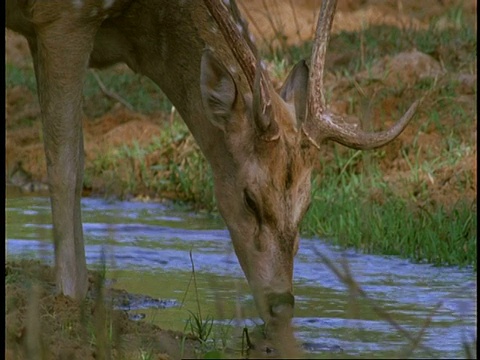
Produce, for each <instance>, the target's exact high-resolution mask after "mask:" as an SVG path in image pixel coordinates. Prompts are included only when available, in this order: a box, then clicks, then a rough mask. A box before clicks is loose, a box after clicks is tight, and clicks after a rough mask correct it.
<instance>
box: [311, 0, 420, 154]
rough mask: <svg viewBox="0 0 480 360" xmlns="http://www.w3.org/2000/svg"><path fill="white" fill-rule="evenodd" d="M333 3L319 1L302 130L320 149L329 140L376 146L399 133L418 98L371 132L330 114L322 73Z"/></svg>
mask: <svg viewBox="0 0 480 360" xmlns="http://www.w3.org/2000/svg"><path fill="white" fill-rule="evenodd" d="M336 5H337V1H336V0H323V2H322V8H321V10H320V15H319V17H318V22H317V29H316V32H315V43H314V47H313V51H312V59H311V64H310V66H311V70H310V75H309V84H308V96H307V110H306V111H307V114H306V121H305V123H304V124H303V127H302V131H303V133H304V134H305V135H306V137H307V139H308V140H309V141H310V142H311V143H312V145H313V146H315V147H316V148H319V144H320V142H322V141H324V140H327V139H329V140H333V141H335V142H338V143H340V144H342V145H345V146H348V147H350V148H353V149H359V150H366V149H375V148H378V147H381V146H383V145H385V144H387V143H389V142H390V141H392V140H393V139H395V138H396V137H397V136H398V135H400V133H401V132H402V131H403V129H404V128H405V126H406V125H407V124H408V122H409V121H410V120H411V119H412V117H413V115H414V114H415V110H416V109H417V107H418V105H419V103H420V101H416V102H414V103H413V104H412V105H411V106H410V108H409V109H408V110H407V112H406V113H405V115H404V116H403V117H402V118H401V119H400V120H398V121H397V122H396V123H395V124H394V125H393V126H392V127H391V128H390V129H388V130H384V131H382V132H373V133H370V132H365V131H363V130H362V129H360V128H357V127H355V126H352V125H350V124H347V123H345V121H344V119H343V118H342V116H339V115H336V114H333V113H332V112H330V111H329V110H328V109H327V104H326V101H325V94H324V88H323V73H324V69H325V54H326V51H327V45H328V40H329V38H330V31H331V28H332V23H333V17H334V14H335V8H336Z"/></svg>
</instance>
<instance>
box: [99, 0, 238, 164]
mask: <svg viewBox="0 0 480 360" xmlns="http://www.w3.org/2000/svg"><path fill="white" fill-rule="evenodd" d="M214 26H215V25H214V22H213V20H211V19H210V17H209V14H208V12H207V10H206V8H205V7H204V5H203V1H201V0H190V1H175V0H173V1H172V0H157V1H152V0H148V1H147V0H145V1H143V0H137V1H134V2H133V3H132V4H131V5H130V6H129V7H128V8H127V9H126V10H125V12H124V13H122V15H120V16H119V17H117V18H112V19H107V20H106V21H105V22H104V24H103V25H102V28H101V29H100V30H99V32H98V35H97V38H96V43H95V49H94V51H93V53H92V58H91V63H92V65H93V66H103V65H108V63H107V62H108V61H110V62H116V61H124V62H126V63H127V65H129V66H130V67H131V68H132V69H133V70H134V71H136V72H139V73H141V74H143V75H146V76H148V77H149V78H150V79H152V80H153V81H154V82H155V83H156V84H157V85H158V86H159V87H160V88H161V89H162V91H163V92H164V93H165V94H166V95H167V97H168V98H169V99H170V101H171V102H172V103H173V105H174V106H175V108H176V109H177V110H178V112H179V113H180V115H181V116H182V118H183V120H184V121H185V123H186V124H187V126H188V128H189V129H190V131H191V132H192V134H193V136H194V137H195V139H196V141H197V142H198V144H199V146H200V148H201V149H202V152H203V153H204V154H205V156H206V157H207V159H208V161H209V162H210V164H211V165H212V167H213V168H214V170H215V168H217V167H221V168H223V169H224V170H225V167H226V166H231V165H227V164H228V163H230V164H231V163H232V162H231V160H230V159H228V158H226V157H228V151H227V149H226V147H225V141H224V136H223V132H222V131H221V130H219V129H218V128H216V127H215V126H214V125H212V124H211V122H210V121H209V120H208V119H207V118H206V116H205V113H204V111H203V106H202V100H201V93H200V61H201V56H202V52H203V49H204V48H205V47H206V46H208V47H210V48H213V49H214V50H215V52H216V53H218V54H220V56H221V57H222V58H223V59H225V61H226V64H225V65H226V66H235V64H236V63H235V61H234V60H233V56H232V55H231V53H230V51H229V50H228V45H227V44H226V43H225V41H224V39H223V37H222V36H221V34H220V32H219V31H217V30H215V29H214ZM109 47H111V48H112V51H108V53H114V51H117V52H119V54H120V56H118V58H115V59H113V58H107V59H105V55H104V54H105V53H107V51H106V49H107V48H109ZM242 76H243V75H242ZM240 82H241V83H243V84H244V83H245V81H244V80H243V81H242V80H240ZM227 170H228V169H227ZM214 172H215V171H214Z"/></svg>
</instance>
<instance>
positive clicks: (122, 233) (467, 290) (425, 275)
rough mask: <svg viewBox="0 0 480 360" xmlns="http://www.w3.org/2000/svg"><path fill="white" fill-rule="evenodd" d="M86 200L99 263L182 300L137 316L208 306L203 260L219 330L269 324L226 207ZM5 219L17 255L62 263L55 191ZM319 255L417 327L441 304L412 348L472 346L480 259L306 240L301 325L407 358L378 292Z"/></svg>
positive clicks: (130, 285)
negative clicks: (472, 263)
mask: <svg viewBox="0 0 480 360" xmlns="http://www.w3.org/2000/svg"><path fill="white" fill-rule="evenodd" d="M82 205H83V221H84V235H85V240H86V255H87V262H88V264H89V267H91V268H95V267H98V266H101V264H102V263H104V262H106V264H107V266H108V269H109V270H108V272H107V277H108V279H109V281H110V282H111V283H112V284H113V286H114V287H117V288H123V289H125V290H127V291H129V292H131V293H135V294H142V295H146V296H148V297H149V298H147V300H148V299H150V300H152V298H153V299H157V298H161V299H164V300H165V301H167V302H169V303H171V304H174V305H175V304H176V305H178V306H173V307H168V308H167V309H159V308H157V307H155V306H152V307H146V306H148V304H149V301H150V300H148V301H144V302H143V306H142V302H140V305H132V309H131V311H130V313H131V315H132V317H133V316H137V317H138V318H144V321H152V322H155V323H157V324H158V325H160V326H161V327H164V328H171V329H178V330H183V329H184V328H185V324H186V320H187V319H188V318H189V314H190V313H189V312H188V310H190V311H192V312H193V313H197V312H198V302H197V294H196V292H195V290H194V286H193V284H192V276H191V274H192V272H191V269H192V260H193V264H194V266H195V273H196V279H195V280H196V282H197V289H198V298H199V303H200V306H201V311H202V314H203V316H204V317H205V316H206V315H207V314H209V315H211V316H213V317H214V318H215V320H216V323H215V327H214V328H215V329H220V330H219V331H225V329H231V330H229V331H230V332H229V333H228V334H229V335H228V336H230V337H231V338H235V339H236V338H238V336H239V333H240V331H241V328H242V327H243V326H244V325H247V326H250V325H252V324H254V323H259V320H258V319H257V318H256V311H255V308H254V304H253V299H252V297H251V295H250V292H249V289H248V286H247V285H246V282H245V280H244V276H243V273H242V271H241V269H240V266H239V264H238V262H237V259H236V256H235V254H234V253H233V249H232V245H231V242H230V239H229V235H228V232H227V231H226V230H225V228H224V225H223V222H222V221H221V220H220V219H219V218H218V217H214V216H211V215H205V214H195V213H191V212H185V211H181V210H175V209H173V208H172V207H169V206H165V205H162V204H158V203H142V202H120V201H115V202H108V201H105V200H99V199H92V198H85V199H83V201H82ZM6 223H7V229H6V251H7V256H8V257H25V258H33V259H43V260H45V261H49V262H52V261H53V247H52V245H51V240H50V239H51V224H50V205H49V200H48V199H47V198H44V197H11V198H7V199H6ZM318 253H321V254H323V255H325V256H327V257H328V258H329V259H330V260H331V261H332V262H333V263H334V264H336V265H339V264H343V263H348V268H349V270H350V272H351V274H352V275H353V277H354V278H355V279H356V281H357V282H358V283H359V284H360V286H361V287H362V288H363V289H364V290H365V291H366V292H367V294H368V296H369V298H370V299H371V300H372V301H373V302H374V304H375V305H376V306H378V307H380V308H381V309H383V310H384V311H388V312H389V313H390V314H391V316H392V317H393V318H394V319H395V321H396V322H397V323H398V324H399V325H400V326H401V327H402V328H404V329H405V330H407V331H408V332H409V333H411V334H412V335H414V336H415V334H418V333H419V331H420V330H421V329H422V327H423V326H424V324H425V321H426V319H427V318H428V317H429V316H431V315H432V313H433V317H432V318H431V323H430V324H429V325H428V327H427V328H426V330H425V334H424V335H423V337H422V339H423V341H422V347H421V348H417V349H416V350H415V352H414V353H413V354H412V356H413V357H438V358H452V357H457V358H458V357H464V356H465V353H464V351H463V349H462V342H463V341H464V340H472V339H473V338H474V337H475V336H476V274H475V273H473V271H472V270H471V269H463V270H461V269H458V268H455V267H448V268H447V267H433V266H431V265H428V264H412V263H410V262H409V261H407V260H403V259H399V258H396V257H387V256H374V255H364V254H359V253H356V252H354V251H341V250H339V249H336V248H335V247H332V246H330V245H328V244H326V243H325V242H323V241H321V240H319V239H302V240H301V245H300V250H299V252H298V255H297V257H296V259H295V274H294V281H295V283H294V287H295V294H296V306H295V318H294V320H293V324H294V326H295V333H296V336H297V338H298V340H299V341H300V342H301V343H303V344H304V349H305V350H306V352H307V353H309V355H310V356H311V357H327V358H335V357H338V358H344V357H362V358H370V357H376V358H382V357H398V356H402V354H406V353H405V351H407V350H408V348H409V341H408V340H407V339H406V338H405V336H404V335H402V334H401V333H400V332H399V331H397V330H396V329H395V328H394V327H393V326H392V325H391V324H389V323H388V322H386V321H384V320H381V319H380V317H379V315H378V314H377V313H376V312H375V311H374V310H372V307H371V306H370V304H371V302H368V301H364V300H361V299H360V300H359V301H352V296H350V294H349V291H348V289H347V288H346V286H345V285H343V283H342V282H341V281H340V280H339V279H338V278H337V277H336V276H335V275H334V274H333V273H332V271H331V270H330V269H329V268H328V267H327V266H326V265H325V264H324V263H323V262H322V261H321V260H320V259H319V256H318ZM190 254H191V257H192V258H191V257H190ZM150 303H151V301H150ZM180 304H182V306H180ZM437 307H438V309H437V310H435V309H436V308H437ZM239 318H242V319H244V320H238V319H239ZM230 325H232V326H231V327H230ZM222 329H223V330H222Z"/></svg>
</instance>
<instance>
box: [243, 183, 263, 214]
mask: <svg viewBox="0 0 480 360" xmlns="http://www.w3.org/2000/svg"><path fill="white" fill-rule="evenodd" d="M243 200H244V202H245V206H246V208H247V209H248V211H250V212H251V213H252V214H253V215H255V216H256V217H257V218H258V217H259V215H260V213H259V209H258V206H257V203H256V201H255V198H254V196H253V195H252V193H251V192H250V191H248V190H247V189H245V190H244V191H243Z"/></svg>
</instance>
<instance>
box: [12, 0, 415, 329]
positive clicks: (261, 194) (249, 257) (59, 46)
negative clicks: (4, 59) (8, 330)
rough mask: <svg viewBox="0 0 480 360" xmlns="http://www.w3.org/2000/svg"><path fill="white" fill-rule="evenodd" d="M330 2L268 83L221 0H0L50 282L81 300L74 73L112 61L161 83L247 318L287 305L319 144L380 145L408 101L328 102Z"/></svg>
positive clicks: (78, 117)
mask: <svg viewBox="0 0 480 360" xmlns="http://www.w3.org/2000/svg"><path fill="white" fill-rule="evenodd" d="M231 2H232V1H231ZM335 9H336V1H334V0H323V1H322V5H321V10H320V13H319V16H318V22H317V27H316V31H315V39H314V46H313V51H312V56H311V59H310V62H309V64H307V62H306V61H304V60H303V61H300V62H299V63H298V64H296V65H295V66H294V67H293V69H292V70H291V72H290V73H289V75H288V76H287V78H286V80H285V82H284V83H283V85H282V86H281V88H280V90H279V91H278V92H277V91H275V89H274V86H273V83H272V81H271V80H270V78H269V75H268V73H267V71H266V70H265V69H264V67H263V65H262V62H261V59H259V58H258V53H256V51H255V49H254V48H253V47H252V46H251V44H249V41H248V40H247V39H246V37H245V36H244V35H245V34H244V33H245V30H246V29H245V26H239V24H238V21H235V20H234V17H233V16H232V15H231V10H230V9H229V8H227V5H225V4H224V3H223V2H222V1H221V0H190V1H182V0H49V1H41V0H7V3H6V27H7V28H9V29H11V30H13V31H15V32H18V33H20V34H22V35H23V36H24V37H25V38H26V39H27V42H28V46H29V49H30V52H31V55H32V58H33V66H34V71H35V77H36V84H37V90H38V99H39V103H40V108H41V119H42V130H43V136H44V147H45V156H46V163H47V177H48V187H49V196H50V201H51V213H52V224H53V243H54V253H55V256H54V259H55V274H56V287H57V291H58V293H61V294H64V295H66V296H69V297H71V298H74V299H76V300H82V299H83V298H85V296H86V293H87V290H88V277H87V267H86V259H85V250H84V240H83V229H82V218H81V191H82V178H83V166H84V154H83V153H84V148H83V134H82V116H83V115H82V114H83V113H82V90H83V82H84V80H85V76H86V73H87V70H88V68H89V67H92V68H104V67H107V66H110V65H113V64H116V63H119V62H122V63H125V64H127V65H128V67H129V68H130V69H132V70H133V71H134V72H136V73H140V74H142V75H145V76H147V77H149V78H150V79H151V80H153V81H154V82H155V83H156V84H157V85H158V86H159V87H160V88H161V90H162V91H163V92H164V93H165V95H166V96H167V97H168V98H169V100H170V101H171V103H172V104H173V106H174V107H175V108H176V110H177V111H178V113H179V114H180V116H181V118H182V119H183V121H184V122H185V123H186V125H187V127H188V128H189V130H190V131H191V133H192V135H193V137H194V138H195V140H196V142H197V143H198V145H199V148H200V150H201V151H202V153H203V154H204V155H205V157H206V159H207V161H208V162H209V164H210V166H211V169H212V173H213V179H214V191H215V197H216V202H217V207H218V210H219V212H220V214H221V216H222V217H223V219H224V221H225V224H226V226H227V228H228V231H229V234H230V237H231V240H232V243H233V248H234V251H235V253H236V256H237V258H238V261H239V264H240V266H241V268H242V270H243V272H244V274H245V277H246V279H247V282H248V284H249V286H250V289H251V291H252V293H253V298H254V302H255V305H256V309H257V311H258V313H259V315H260V318H261V319H262V320H263V321H264V323H265V324H269V323H272V324H273V323H275V322H277V321H287V322H288V321H289V319H291V318H292V317H293V311H294V302H295V300H294V291H293V266H294V257H295V255H296V253H297V251H298V248H299V238H300V237H299V226H300V222H301V221H302V219H303V217H304V215H305V214H306V212H307V210H308V208H309V205H310V202H311V194H310V190H311V173H312V169H313V166H314V165H315V162H316V158H317V154H318V150H319V149H320V146H322V144H324V143H325V142H326V141H333V142H336V143H339V144H342V145H344V146H346V147H349V148H353V149H359V150H368V149H375V148H379V147H381V146H384V145H386V144H388V143H389V142H391V141H392V140H394V139H395V138H397V137H398V136H399V135H400V134H401V133H402V131H403V129H404V128H405V127H406V126H407V124H408V123H409V121H410V120H411V118H412V117H413V115H414V113H415V110H416V108H417V106H418V101H416V102H414V103H413V104H412V105H411V106H410V107H409V109H408V110H407V111H406V112H405V114H404V115H403V116H402V117H401V118H400V119H399V120H397V121H396V122H395V123H394V125H392V126H391V127H390V128H388V129H386V130H383V131H378V132H366V131H364V130H362V129H361V128H360V127H357V126H354V125H352V124H349V123H347V122H345V121H344V116H343V115H341V114H337V113H334V112H333V111H332V110H330V108H329V107H328V106H327V103H326V97H325V94H324V92H325V91H324V85H323V76H324V72H325V54H326V48H327V44H328V41H329V37H330V33H331V27H332V22H333V17H334V14H335ZM240 25H241V24H240Z"/></svg>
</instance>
